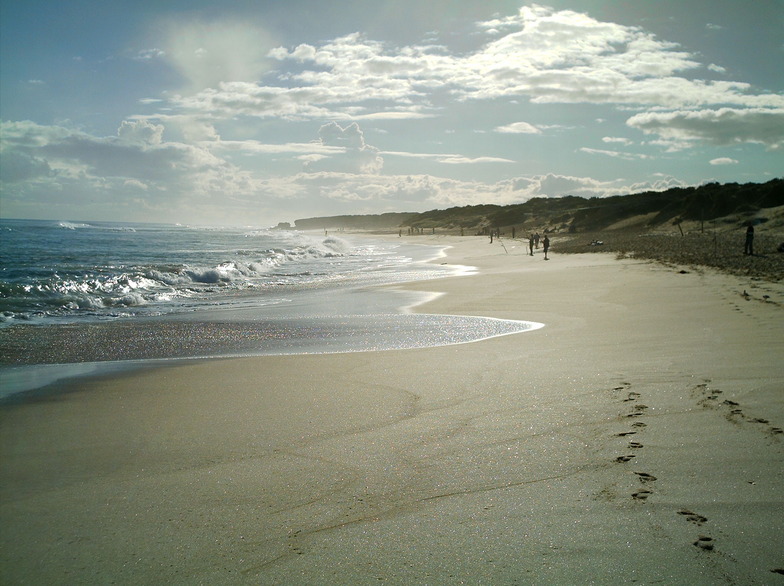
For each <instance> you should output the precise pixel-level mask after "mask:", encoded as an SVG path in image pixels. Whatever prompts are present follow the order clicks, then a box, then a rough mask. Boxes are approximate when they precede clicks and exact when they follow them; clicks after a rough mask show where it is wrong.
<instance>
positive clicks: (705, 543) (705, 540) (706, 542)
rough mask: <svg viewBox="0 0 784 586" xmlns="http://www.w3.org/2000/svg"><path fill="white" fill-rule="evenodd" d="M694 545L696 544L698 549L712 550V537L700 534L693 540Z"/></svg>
mask: <svg viewBox="0 0 784 586" xmlns="http://www.w3.org/2000/svg"><path fill="white" fill-rule="evenodd" d="M694 545H696V546H697V547H699V548H700V549H704V550H705V551H713V537H708V536H707V535H700V536H699V537H698V538H697V541H695V542H694Z"/></svg>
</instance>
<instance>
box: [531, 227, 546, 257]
mask: <svg viewBox="0 0 784 586" xmlns="http://www.w3.org/2000/svg"><path fill="white" fill-rule="evenodd" d="M534 248H539V232H536V233H534V234H531V235H530V236H529V237H528V253H529V254H530V256H533V255H534ZM542 249H543V250H544V260H550V259H549V258H547V251H548V250H550V238H548V236H547V234H545V235H544V239H543V240H542Z"/></svg>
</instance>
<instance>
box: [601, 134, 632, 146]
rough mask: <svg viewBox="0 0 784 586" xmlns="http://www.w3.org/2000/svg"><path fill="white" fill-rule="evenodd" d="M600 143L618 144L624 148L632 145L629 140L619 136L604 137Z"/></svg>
mask: <svg viewBox="0 0 784 586" xmlns="http://www.w3.org/2000/svg"><path fill="white" fill-rule="evenodd" d="M602 142H607V143H619V144H622V145H626V146H629V145H630V144H632V141H631V140H629V139H628V138H624V137H620V136H605V137H603V138H602Z"/></svg>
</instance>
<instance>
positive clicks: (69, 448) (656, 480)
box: [0, 237, 784, 584]
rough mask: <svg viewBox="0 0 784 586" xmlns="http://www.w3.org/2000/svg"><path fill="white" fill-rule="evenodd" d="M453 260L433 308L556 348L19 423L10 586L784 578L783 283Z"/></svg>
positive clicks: (40, 410)
mask: <svg viewBox="0 0 784 586" xmlns="http://www.w3.org/2000/svg"><path fill="white" fill-rule="evenodd" d="M426 240H427V241H430V242H433V243H438V244H445V243H447V244H450V245H452V246H453V248H451V249H449V250H448V253H447V254H448V255H447V257H446V259H442V260H441V262H449V263H455V264H465V265H473V266H476V267H478V269H479V273H478V274H477V275H473V276H462V277H454V278H447V279H440V280H436V281H428V282H420V283H415V284H409V285H406V286H405V287H406V288H408V289H415V290H421V291H438V292H443V293H445V294H444V295H441V296H438V297H436V298H435V299H434V300H433V301H430V302H429V303H427V304H425V305H423V306H420V307H418V308H417V311H421V312H427V313H444V314H452V315H481V316H487V317H494V318H502V319H520V320H530V321H535V322H541V323H544V324H545V327H544V328H541V329H539V330H535V331H530V332H524V333H520V334H514V335H508V336H503V337H497V338H492V339H489V340H484V341H480V342H475V343H470V344H461V345H454V346H443V347H436V348H424V349H413V350H391V351H383V352H359V353H350V354H329V355H303V356H267V357H257V358H241V359H226V360H210V361H203V362H198V363H194V364H187V365H181V366H170V367H166V368H159V369H153V370H145V371H141V372H135V373H130V374H125V375H121V376H113V377H106V378H102V379H87V380H85V381H82V382H79V383H77V384H72V385H70V386H67V385H61V386H60V388H59V389H57V390H59V391H61V392H58V393H48V394H45V395H41V396H40V397H39V398H38V399H36V400H34V401H29V402H25V403H22V404H15V405H8V406H5V407H3V408H2V409H0V450H2V451H1V452H0V480H1V481H2V488H1V489H0V490H2V498H1V499H0V536H1V538H2V540H1V541H0V543H2V546H1V547H0V552H1V553H0V556H2V557H1V558H0V582H2V583H4V584H21V583H47V584H74V583H113V582H114V583H121V584H158V583H182V584H198V583H212V584H215V583H221V584H235V583H236V584H259V583H263V584H346V583H371V582H373V583H376V582H379V581H384V582H387V583H392V584H412V583H431V584H434V583H459V582H461V581H462V582H465V583H493V584H512V583H518V584H543V583H551V584H578V583H579V584H583V583H597V584H607V583H631V582H634V581H636V582H640V583H655V582H661V583H667V584H716V583H728V584H771V583H777V581H784V576H782V575H780V574H781V573H783V572H784V555H783V554H782V552H784V495H782V492H781V486H784V449H783V446H784V443H782V442H784V434H783V433H782V428H784V394H783V393H782V389H784V366H782V360H781V357H782V356H784V319H783V318H782V315H783V314H782V303H784V291H782V287H781V285H780V284H778V283H771V282H768V281H759V280H750V279H748V278H744V277H740V276H730V275H726V274H718V273H713V272H710V271H700V272H696V271H689V272H687V273H681V272H680V271H679V270H678V268H677V267H672V266H663V265H660V264H655V263H650V262H647V261H641V260H638V259H625V260H616V259H615V257H614V255H607V254H600V255H560V254H558V253H557V247H556V246H555V245H554V249H553V253H552V255H551V260H549V261H548V262H544V261H543V257H542V256H541V252H537V254H536V255H535V256H534V257H530V256H528V255H527V254H525V253H526V252H527V251H525V250H524V249H523V248H522V246H519V245H517V244H515V243H512V242H511V241H506V243H505V244H506V247H507V249H506V250H504V248H502V247H500V246H498V243H497V242H496V244H494V245H489V244H488V243H487V241H486V240H484V239H477V238H460V237H445V238H440V237H426V239H425V238H423V239H422V240H418V241H420V242H423V243H425V242H426ZM744 292H745V295H744ZM766 295H767V297H765V296H766ZM65 391H68V392H65Z"/></svg>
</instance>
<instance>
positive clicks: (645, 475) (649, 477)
mask: <svg viewBox="0 0 784 586" xmlns="http://www.w3.org/2000/svg"><path fill="white" fill-rule="evenodd" d="M635 474H636V475H637V476H638V477H639V478H640V481H642V482H653V481H654V480H656V477H655V476H654V475H653V474H648V473H647V472H635Z"/></svg>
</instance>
